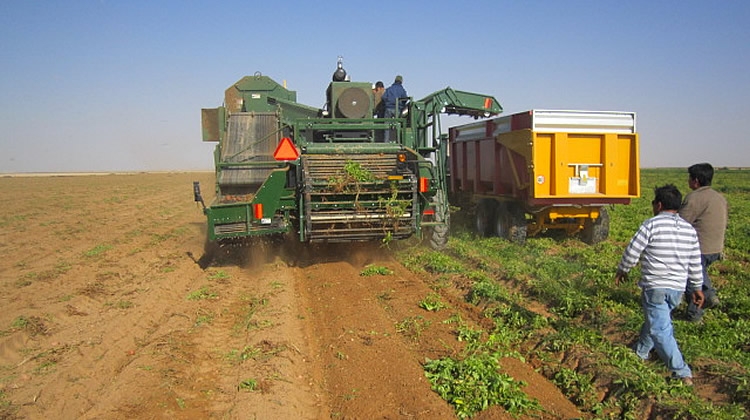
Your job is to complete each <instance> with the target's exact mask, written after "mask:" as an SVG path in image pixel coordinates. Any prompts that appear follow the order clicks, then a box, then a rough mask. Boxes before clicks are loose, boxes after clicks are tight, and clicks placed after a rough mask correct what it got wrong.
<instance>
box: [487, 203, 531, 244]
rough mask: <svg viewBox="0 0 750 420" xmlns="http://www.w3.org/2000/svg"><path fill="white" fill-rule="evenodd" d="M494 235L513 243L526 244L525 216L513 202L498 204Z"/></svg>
mask: <svg viewBox="0 0 750 420" xmlns="http://www.w3.org/2000/svg"><path fill="white" fill-rule="evenodd" d="M496 211H497V212H496V219H495V225H494V226H495V234H496V235H497V236H499V237H501V238H504V239H507V240H509V241H511V242H513V243H517V244H523V243H524V242H526V216H525V215H524V212H523V209H522V208H521V206H520V205H518V204H516V203H513V202H501V203H498V206H497V210H496Z"/></svg>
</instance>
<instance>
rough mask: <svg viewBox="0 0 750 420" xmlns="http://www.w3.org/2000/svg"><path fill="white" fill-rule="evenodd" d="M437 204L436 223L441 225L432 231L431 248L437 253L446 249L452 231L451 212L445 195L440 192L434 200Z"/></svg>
mask: <svg viewBox="0 0 750 420" xmlns="http://www.w3.org/2000/svg"><path fill="white" fill-rule="evenodd" d="M433 202H434V203H435V221H436V222H440V223H441V224H440V225H437V226H433V227H432V228H431V229H430V232H429V235H430V247H431V248H432V249H434V250H436V251H441V250H443V249H445V247H446V246H447V245H448V231H449V230H450V211H449V208H448V203H447V202H446V201H445V194H444V193H443V192H442V191H438V192H437V194H435V197H434V198H433Z"/></svg>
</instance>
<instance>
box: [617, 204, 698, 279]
mask: <svg viewBox="0 0 750 420" xmlns="http://www.w3.org/2000/svg"><path fill="white" fill-rule="evenodd" d="M639 260H640V262H641V272H642V274H643V276H642V278H641V281H639V282H638V286H640V287H641V288H642V289H643V290H649V289H672V290H685V288H686V286H687V284H688V281H689V282H690V287H689V289H690V290H691V291H694V290H700V289H701V286H702V285H703V271H702V266H701V251H700V245H699V244H698V234H697V233H696V232H695V229H694V228H693V227H692V226H691V225H690V223H688V222H686V221H685V220H684V219H683V218H681V217H680V216H679V215H678V214H677V213H672V212H667V211H665V212H661V213H659V214H658V215H656V216H654V217H652V218H650V219H648V220H646V221H645V222H643V224H642V225H641V227H640V228H639V229H638V232H636V233H635V235H633V239H631V240H630V243H629V244H628V246H627V248H625V252H624V253H623V255H622V260H621V261H620V264H619V265H618V266H617V269H618V270H621V271H624V272H626V273H627V272H628V271H630V269H632V268H633V267H635V265H636V264H638V261H639Z"/></svg>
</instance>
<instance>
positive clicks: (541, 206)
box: [449, 110, 640, 244]
mask: <svg viewBox="0 0 750 420" xmlns="http://www.w3.org/2000/svg"><path fill="white" fill-rule="evenodd" d="M449 140H450V168H451V171H450V180H449V184H450V190H451V192H452V196H453V197H454V199H455V198H458V199H460V200H461V201H462V203H459V205H461V206H462V207H465V204H466V203H467V202H469V203H471V204H472V205H473V206H472V207H473V208H474V209H475V211H474V219H475V224H476V228H477V231H478V233H479V234H481V235H484V236H489V235H497V236H501V237H505V238H508V239H510V240H513V241H517V242H522V241H523V240H525V238H526V236H527V235H535V234H538V233H540V232H544V231H546V230H548V229H559V230H564V231H565V232H567V233H568V234H571V235H572V234H580V235H581V238H582V239H583V240H584V241H585V242H587V243H592V244H593V243H597V242H600V241H602V240H604V239H606V238H607V236H608V234H609V215H608V213H607V209H606V208H607V207H608V206H611V205H614V204H629V203H630V200H631V199H632V198H636V197H639V196H640V164H639V150H638V133H637V131H636V114H635V113H634V112H615V111H567V110H531V111H527V112H522V113H518V114H513V115H510V116H504V117H500V118H495V119H492V120H486V121H482V122H476V123H471V124H466V125H461V126H457V127H452V128H451V129H450V132H449Z"/></svg>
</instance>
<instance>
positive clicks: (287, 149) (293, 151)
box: [273, 137, 299, 160]
mask: <svg viewBox="0 0 750 420" xmlns="http://www.w3.org/2000/svg"><path fill="white" fill-rule="evenodd" d="M298 157H299V152H297V148H296V147H294V144H293V143H292V139H290V138H289V137H284V138H283V139H281V141H280V142H279V145H278V146H276V151H275V152H273V158H274V159H276V160H297V158H298Z"/></svg>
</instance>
